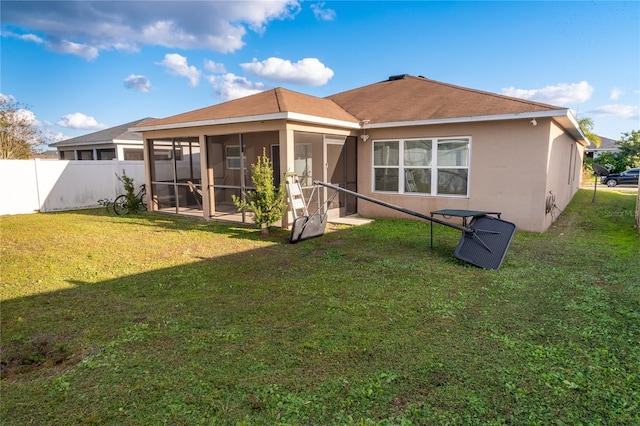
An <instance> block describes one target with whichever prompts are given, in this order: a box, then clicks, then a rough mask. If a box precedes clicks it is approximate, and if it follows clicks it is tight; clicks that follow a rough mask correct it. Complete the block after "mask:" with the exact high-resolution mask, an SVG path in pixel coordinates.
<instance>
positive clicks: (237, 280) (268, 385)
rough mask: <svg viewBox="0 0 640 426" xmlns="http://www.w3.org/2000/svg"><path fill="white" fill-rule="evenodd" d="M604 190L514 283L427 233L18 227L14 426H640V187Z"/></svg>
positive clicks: (163, 219)
mask: <svg viewBox="0 0 640 426" xmlns="http://www.w3.org/2000/svg"><path fill="white" fill-rule="evenodd" d="M591 198H592V193H591V192H590V191H589V190H581V191H580V192H579V193H578V194H577V196H576V197H575V199H574V201H573V202H572V203H571V205H570V206H569V207H568V208H567V209H566V210H565V212H564V213H563V214H562V215H561V216H560V218H559V219H558V221H557V222H556V223H555V224H554V226H553V227H552V228H551V229H550V230H549V231H548V232H546V233H545V234H533V233H525V232H516V234H515V236H514V239H513V241H512V243H511V247H510V248H509V250H508V252H507V254H506V258H505V261H504V263H503V265H502V268H501V269H500V270H498V271H488V270H483V269H480V268H476V267H474V266H471V265H469V264H466V263H462V262H460V261H458V260H456V259H455V258H454V257H453V250H454V248H455V246H456V244H457V242H458V239H459V232H458V231H456V230H455V229H451V228H447V227H443V226H439V225H435V227H436V229H437V231H436V234H435V242H436V247H435V249H434V250H431V249H430V248H429V225H428V224H425V223H422V222H417V221H410V220H377V221H376V222H375V223H373V224H372V225H367V226H361V227H354V228H347V227H344V228H333V229H331V232H328V233H327V234H326V235H325V236H323V237H321V238H316V239H312V240H308V241H304V242H301V243H299V244H295V245H290V244H288V233H286V232H284V231H276V232H274V233H272V234H271V236H269V237H261V236H260V235H259V231H258V230H256V229H253V228H245V227H241V226H234V225H228V224H221V223H213V222H204V221H198V220H190V219H187V218H175V217H167V216H162V215H155V214H143V215H138V216H128V217H115V216H110V215H107V213H106V212H105V211H104V210H89V211H76V212H64V213H54V214H51V213H49V214H33V215H20V216H9V217H7V216H5V217H2V218H1V219H0V225H1V227H2V241H1V250H2V252H1V253H2V257H1V264H0V267H1V269H0V271H1V274H2V277H1V278H2V280H1V294H0V296H1V301H2V306H1V308H2V309H1V320H2V334H1V346H2V381H1V389H0V390H1V392H2V394H1V404H2V406H1V411H0V415H1V418H0V420H1V422H2V424H3V425H28V424H34V425H46V424H59V425H72V424H96V425H97V424H100V425H103V424H114V425H136V424H140V425H160V424H170V425H199V424H207V425H210V424H247V425H274V424H282V425H286V424H291V425H301V424H303V425H304V424H307V425H332V424H336V425H342V424H358V425H369V424H382V425H411V424H416V425H422V424H425V425H431V424H460V425H468V424H478V425H487V424H527V425H529V424H539V425H548V424H594V425H598V424H602V425H613V424H616V425H618V424H620V425H637V424H639V423H640V237H639V236H638V233H637V232H636V230H635V229H634V228H633V221H634V210H635V202H636V194H635V193H620V192H616V191H606V192H605V191H603V192H600V193H598V198H597V202H596V203H592V202H591ZM505 219H507V220H508V219H509V218H507V217H505Z"/></svg>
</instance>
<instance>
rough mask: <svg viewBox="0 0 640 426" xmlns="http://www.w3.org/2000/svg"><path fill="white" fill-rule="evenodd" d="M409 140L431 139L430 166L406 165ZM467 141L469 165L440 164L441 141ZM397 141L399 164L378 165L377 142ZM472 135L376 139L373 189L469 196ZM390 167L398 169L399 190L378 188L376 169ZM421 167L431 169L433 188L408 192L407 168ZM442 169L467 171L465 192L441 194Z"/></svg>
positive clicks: (442, 195) (414, 194)
mask: <svg viewBox="0 0 640 426" xmlns="http://www.w3.org/2000/svg"><path fill="white" fill-rule="evenodd" d="M407 141H431V165H429V166H406V165H405V164H404V163H405V161H404V145H405V142H407ZM454 141H466V142H467V144H468V145H467V146H468V149H467V155H468V158H467V165H466V166H440V165H438V150H439V147H440V144H441V143H447V142H454ZM383 142H386V143H388V142H396V143H397V144H398V157H399V158H398V165H376V164H375V145H376V143H383ZM471 146H472V141H471V136H447V137H423V138H394V139H376V140H374V141H373V143H372V144H371V159H372V173H371V191H372V192H373V193H381V194H401V195H408V196H420V197H454V198H469V183H470V182H469V181H470V177H471ZM379 168H389V169H397V170H398V188H397V191H381V190H376V169H379ZM415 168H421V169H424V170H430V171H431V188H430V192H429V193H426V192H407V191H406V188H405V169H415ZM440 169H460V170H466V171H467V187H466V190H465V194H440V193H438V173H439V170H440Z"/></svg>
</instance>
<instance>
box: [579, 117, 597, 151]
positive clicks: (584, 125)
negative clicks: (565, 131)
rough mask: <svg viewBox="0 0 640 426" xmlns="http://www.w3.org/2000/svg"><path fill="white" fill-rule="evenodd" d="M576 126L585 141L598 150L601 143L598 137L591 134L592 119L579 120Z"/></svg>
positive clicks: (583, 118)
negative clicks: (592, 144)
mask: <svg viewBox="0 0 640 426" xmlns="http://www.w3.org/2000/svg"><path fill="white" fill-rule="evenodd" d="M578 125H579V126H580V130H582V133H583V134H584V136H585V137H586V138H587V140H588V141H589V142H593V143H594V144H595V146H596V148H599V147H600V143H601V142H602V141H601V140H600V136H598V135H596V134H594V133H593V119H592V118H590V117H582V118H579V119H578Z"/></svg>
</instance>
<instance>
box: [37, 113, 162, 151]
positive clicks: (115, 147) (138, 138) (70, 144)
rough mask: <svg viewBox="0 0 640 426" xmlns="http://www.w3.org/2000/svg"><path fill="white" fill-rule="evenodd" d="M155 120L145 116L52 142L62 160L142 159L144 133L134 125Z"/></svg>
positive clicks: (51, 145)
mask: <svg viewBox="0 0 640 426" xmlns="http://www.w3.org/2000/svg"><path fill="white" fill-rule="evenodd" d="M150 120H153V118H143V119H141V120H136V121H132V122H130V123H126V124H121V125H119V126H115V127H111V128H109V129H104V130H100V131H98V132H94V133H89V134H88V135H83V136H78V137H75V138H71V139H66V140H63V141H60V142H55V143H52V144H50V145H49V146H50V147H54V148H56V149H57V150H58V159H60V160H113V159H117V160H142V159H143V155H142V133H140V132H138V131H135V130H130V129H131V128H132V127H134V126H136V125H138V124H142V123H145V122H147V121H150Z"/></svg>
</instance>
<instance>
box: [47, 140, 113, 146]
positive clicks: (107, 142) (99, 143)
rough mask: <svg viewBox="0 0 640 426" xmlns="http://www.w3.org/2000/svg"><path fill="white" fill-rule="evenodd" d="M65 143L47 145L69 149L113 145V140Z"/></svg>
mask: <svg viewBox="0 0 640 426" xmlns="http://www.w3.org/2000/svg"><path fill="white" fill-rule="evenodd" d="M64 142H66V141H60V142H56V144H55V145H54V144H49V146H54V147H70V146H83V145H113V144H114V141H113V140H105V141H90V142H87V141H85V142H82V141H78V142H70V143H64Z"/></svg>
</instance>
